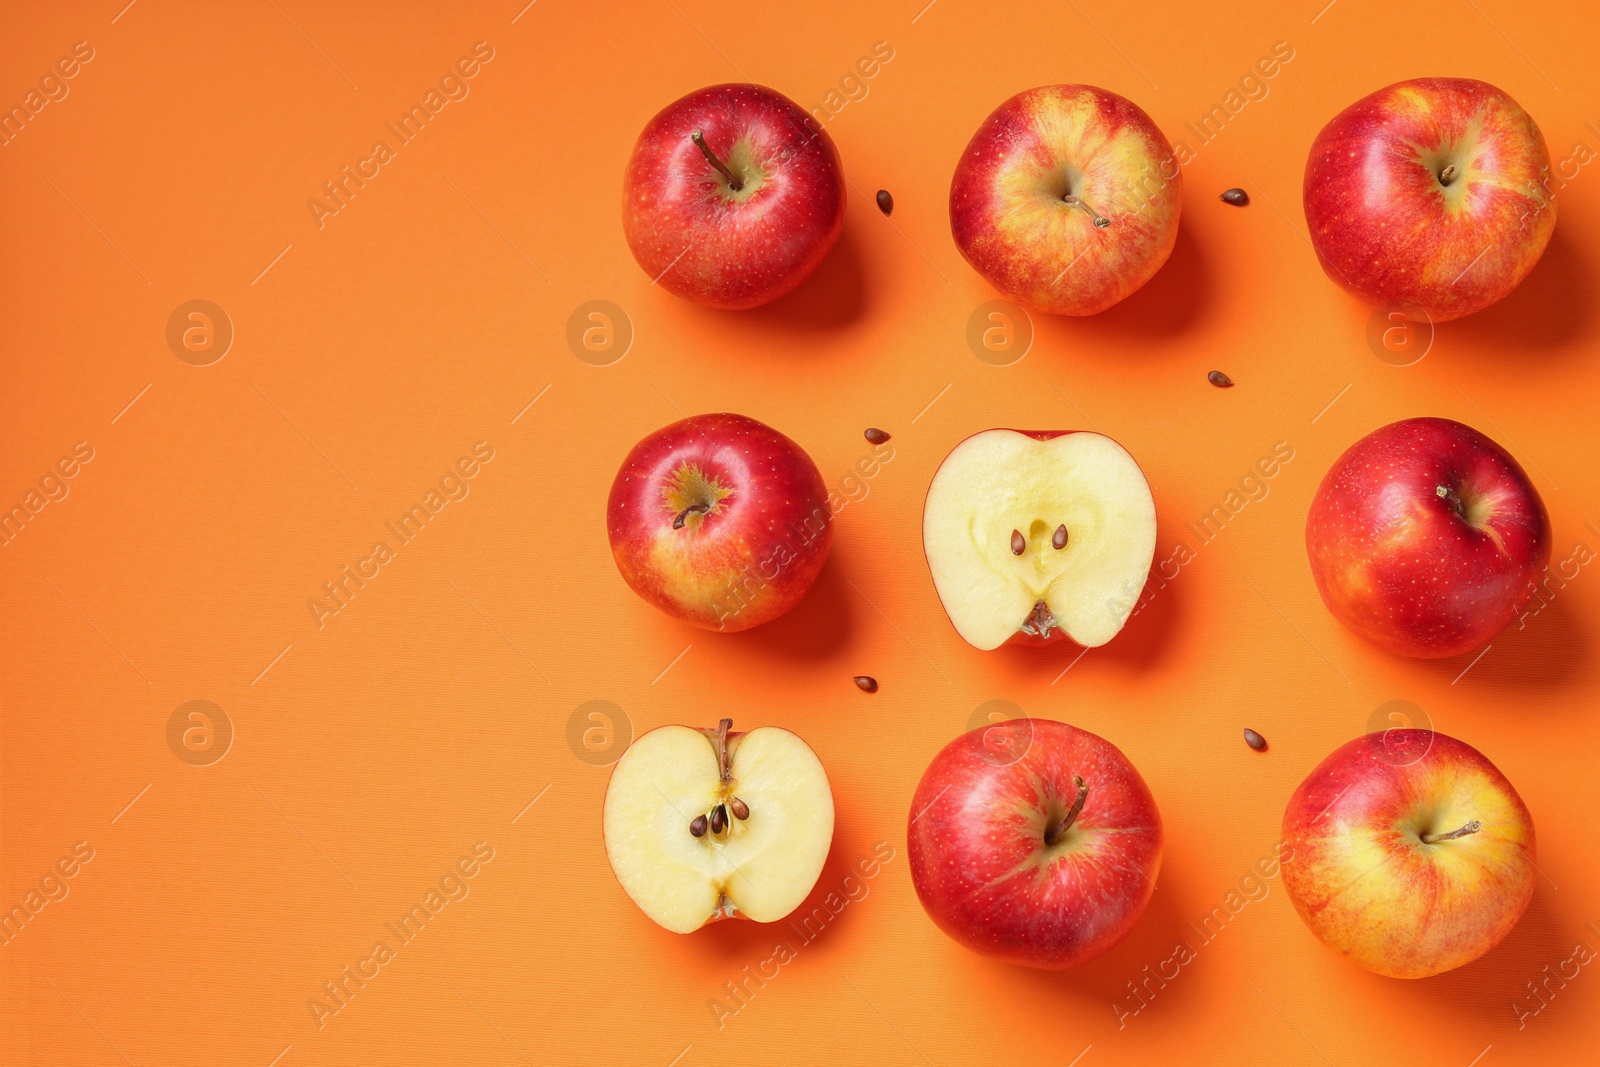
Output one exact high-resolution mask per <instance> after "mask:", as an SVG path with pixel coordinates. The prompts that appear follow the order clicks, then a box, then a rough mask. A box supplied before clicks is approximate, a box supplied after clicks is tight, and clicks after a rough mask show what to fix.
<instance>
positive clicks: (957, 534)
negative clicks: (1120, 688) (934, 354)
mask: <svg viewBox="0 0 1600 1067" xmlns="http://www.w3.org/2000/svg"><path fill="white" fill-rule="evenodd" d="M922 547H923V551H924V552H925V553H926V555H927V558H928V569H929V571H931V572H932V574H933V586H934V589H936V590H937V591H938V593H939V601H940V603H941V604H943V605H944V610H945V614H947V615H949V616H950V622H951V624H952V625H954V626H955V628H956V632H957V633H959V634H960V635H961V636H962V638H963V639H965V640H966V642H967V643H968V644H970V645H972V646H974V647H976V648H981V649H983V650H985V651H987V650H989V649H992V648H998V647H1000V646H1001V645H1003V644H1006V643H1007V642H1008V641H1017V642H1018V643H1023V644H1037V643H1041V642H1048V641H1053V640H1056V639H1059V638H1062V637H1065V638H1070V639H1071V640H1072V641H1074V642H1076V643H1077V644H1079V645H1082V646H1083V647H1085V648H1094V647H1097V646H1099V645H1103V644H1105V643H1106V642H1107V641H1109V640H1111V639H1112V638H1113V637H1115V636H1116V635H1117V632H1118V631H1119V630H1121V629H1122V626H1123V624H1124V623H1126V622H1127V621H1128V615H1129V614H1130V613H1131V612H1132V611H1133V608H1134V605H1135V604H1136V603H1137V602H1138V600H1139V594H1140V592H1141V591H1142V590H1143V589H1144V583H1145V579H1146V577H1148V575H1149V573H1150V563H1151V561H1152V560H1153V559H1154V558H1155V548H1156V505H1155V500H1154V499H1153V498H1152V497H1151V495H1150V483H1149V482H1147V481H1145V477H1144V472H1143V471H1141V470H1140V469H1139V464H1137V463H1135V462H1134V459H1133V457H1132V456H1130V455H1129V454H1128V451H1127V449H1125V448H1123V447H1122V446H1121V445H1119V444H1117V442H1115V441H1113V440H1112V439H1111V438H1109V437H1106V436H1105V435H1104V434H1098V433H1089V432H1086V431H1074V430H1006V429H996V430H984V431H983V432H982V433H978V434H974V435H973V436H971V437H969V438H967V439H966V440H965V441H962V442H961V443H960V444H959V445H957V446H956V447H955V448H954V449H952V450H951V452H950V454H949V455H948V456H946V457H945V460H944V462H943V463H942V464H940V465H939V469H938V470H937V471H936V472H934V475H933V483H932V484H931V485H929V486H928V498H927V501H926V503H925V504H924V505H923V512H922Z"/></svg>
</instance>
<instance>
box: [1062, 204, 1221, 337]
mask: <svg viewBox="0 0 1600 1067" xmlns="http://www.w3.org/2000/svg"><path fill="white" fill-rule="evenodd" d="M1210 287H1211V275H1210V272H1209V271H1208V270H1207V269H1206V262H1205V256H1204V254H1203V253H1202V252H1201V250H1200V246H1199V244H1198V243H1196V241H1195V239H1194V236H1193V235H1192V234H1191V233H1190V231H1189V230H1188V229H1187V228H1185V227H1183V226H1181V225H1180V226H1179V227H1178V239H1177V241H1176V242H1175V243H1174V244H1173V246H1172V255H1171V256H1169V257H1168V258H1167V261H1166V263H1164V264H1163V265H1162V267H1161V269H1160V270H1159V271H1157V272H1156V276H1155V277H1154V278H1151V279H1150V280H1149V281H1148V282H1146V283H1145V285H1144V288H1142V289H1140V290H1138V291H1137V292H1135V293H1134V294H1133V295H1131V296H1129V297H1128V298H1127V299H1126V300H1124V301H1122V302H1121V303H1120V304H1115V305H1113V306H1112V307H1109V308H1107V309H1106V310H1104V311H1102V312H1100V314H1098V315H1086V316H1083V317H1081V318H1080V317H1074V316H1062V315H1044V314H1040V315H1036V316H1034V322H1035V324H1036V326H1035V328H1036V329H1038V328H1039V325H1038V324H1040V323H1060V327H1059V332H1057V331H1056V330H1051V329H1050V328H1049V327H1048V326H1046V327H1045V329H1046V330H1049V332H1052V333H1056V334H1057V339H1058V340H1060V341H1061V342H1062V343H1064V344H1067V345H1070V346H1072V347H1079V346H1081V344H1082V342H1083V340H1084V335H1085V334H1096V335H1100V336H1107V335H1115V336H1118V337H1123V338H1128V339H1132V340H1142V341H1150V340H1157V339H1161V338H1171V337H1176V336H1177V335H1179V334H1181V333H1184V332H1185V331H1187V330H1189V329H1191V328H1192V327H1193V326H1194V325H1195V324H1196V323H1197V322H1198V321H1199V320H1200V316H1201V315H1202V314H1203V313H1204V311H1205V309H1206V306H1207V305H1208V304H1209V303H1210V299H1211V297H1210V292H1209V290H1210Z"/></svg>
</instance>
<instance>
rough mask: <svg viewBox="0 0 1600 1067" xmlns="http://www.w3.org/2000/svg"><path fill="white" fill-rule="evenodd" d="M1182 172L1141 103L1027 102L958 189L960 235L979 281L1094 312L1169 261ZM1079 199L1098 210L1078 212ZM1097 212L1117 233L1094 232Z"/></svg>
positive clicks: (1000, 115) (1098, 93) (1068, 97)
mask: <svg viewBox="0 0 1600 1067" xmlns="http://www.w3.org/2000/svg"><path fill="white" fill-rule="evenodd" d="M1182 192H1183V175H1182V173H1181V171H1180V170H1179V168H1178V164H1177V161H1176V159H1175V158H1174V156H1173V154H1172V146H1171V145H1170V144H1168V143H1167V139H1166V137H1164V136H1163V135H1162V133H1161V131H1160V129H1158V128H1157V127H1156V124H1155V123H1154V122H1153V121H1151V119H1150V116H1149V115H1146V114H1145V113H1144V111H1142V110H1141V109H1140V108H1139V106H1138V105H1137V104H1135V103H1133V102H1132V101H1131V100H1127V99H1125V98H1123V97H1121V96H1118V95H1117V94H1116V93H1111V92H1107V91H1106V90H1104V89H1096V88H1094V87H1093V86H1089V85H1048V86H1043V87H1041V88H1038V89H1029V90H1027V91H1026V92H1022V93H1018V94H1017V95H1016V96H1013V97H1012V98H1011V99H1010V100H1007V101H1006V102H1005V103H1003V104H1001V105H1000V106H999V107H998V108H996V109H995V111H994V113H993V114H991V115H990V116H989V117H988V118H987V119H985V120H984V122H983V125H982V126H980V127H979V128H978V132H977V133H975V134H973V136H972V141H971V142H970V143H969V144H968V145H967V148H966V151H965V152H964V153H963V154H962V156H961V161H960V162H959V163H958V164H957V165H956V171H955V176H954V177H953V178H952V179H951V181H950V230H951V233H952V234H953V235H954V237H955V241H956V246H957V247H958V248H960V249H961V254H962V255H963V256H965V257H966V260H967V262H968V263H970V264H972V266H973V269H975V270H976V271H977V272H978V273H979V274H981V275H983V276H984V277H985V278H986V279H988V281H989V283H990V284H991V285H993V286H994V287H995V288H996V289H999V290H1000V291H1001V292H1003V293H1006V294H1007V295H1009V296H1011V297H1012V298H1013V299H1015V300H1017V301H1018V302H1020V303H1023V304H1026V305H1027V306H1028V307H1031V308H1036V309H1038V310H1040V311H1047V312H1051V313H1052V314H1057V315H1094V314H1097V313H1099V312H1101V311H1104V310H1105V309H1106V308H1109V307H1111V306H1112V305H1113V304H1115V303H1117V302H1118V301H1120V300H1123V299H1124V298H1126V297H1127V296H1129V295H1130V294H1131V293H1133V292H1134V291H1136V290H1137V289H1138V288H1139V287H1140V286H1142V285H1144V283H1145V282H1147V281H1149V280H1150V279H1151V278H1152V277H1154V276H1155V273H1156V271H1158V270H1160V269H1161V265H1162V264H1163V263H1165V262H1166V261H1167V257H1168V256H1169V255H1170V254H1171V253H1172V246H1173V244H1174V243H1175V242H1176V241H1177V238H1178V215H1179V213H1180V211H1181V210H1182V206H1183V205H1182ZM1068 193H1072V194H1073V195H1076V196H1077V197H1078V198H1079V199H1080V200H1082V201H1083V203H1084V204H1086V205H1088V207H1089V208H1091V209H1092V212H1091V211H1086V210H1083V209H1082V208H1080V207H1074V206H1071V205H1069V204H1067V203H1066V202H1065V201H1064V200H1063V197H1064V196H1065V195H1066V194H1068ZM1094 213H1098V214H1099V216H1100V217H1101V218H1104V219H1109V220H1110V225H1108V226H1105V227H1099V226H1096V225H1095V222H1094V217H1093V215H1094Z"/></svg>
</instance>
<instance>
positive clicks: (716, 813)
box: [711, 804, 728, 834]
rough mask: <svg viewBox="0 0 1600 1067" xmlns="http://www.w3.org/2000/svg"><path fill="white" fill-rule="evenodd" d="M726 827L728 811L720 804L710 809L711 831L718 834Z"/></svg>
mask: <svg viewBox="0 0 1600 1067" xmlns="http://www.w3.org/2000/svg"><path fill="white" fill-rule="evenodd" d="M727 828H728V812H727V809H725V808H724V807H723V806H722V805H721V804H718V805H717V806H716V807H714V808H712V809H711V832H712V833H713V834H720V833H722V831H724V830H726V829H727Z"/></svg>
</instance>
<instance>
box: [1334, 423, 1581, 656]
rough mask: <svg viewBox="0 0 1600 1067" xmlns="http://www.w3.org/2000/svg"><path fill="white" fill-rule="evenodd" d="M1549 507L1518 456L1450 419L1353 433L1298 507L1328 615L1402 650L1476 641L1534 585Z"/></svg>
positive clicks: (1430, 650)
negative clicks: (1303, 511) (1304, 510)
mask: <svg viewBox="0 0 1600 1067" xmlns="http://www.w3.org/2000/svg"><path fill="white" fill-rule="evenodd" d="M1550 543H1551V535H1550V518H1549V515H1548V514H1547V513H1546V512H1545V507H1544V502H1543V501H1542V500H1541V499H1540V498H1539V493H1538V491H1537V490H1535V489H1534V487H1533V483H1532V482H1531V481H1529V479H1528V476H1527V474H1526V473H1524V472H1523V470H1522V467H1521V466H1519V465H1518V464H1517V461H1516V460H1514V459H1512V458H1511V456H1510V455H1509V454H1508V453H1507V452H1506V450H1505V449H1503V448H1501V447H1500V446H1499V445H1497V444H1495V443H1494V442H1493V441H1491V440H1490V439H1489V438H1487V437H1485V436H1484V435H1483V434H1481V433H1479V432H1478V431H1476V430H1474V429H1472V427H1470V426H1463V425H1462V424H1461V423H1459V422H1452V421H1450V420H1449V419H1433V418H1428V419H1406V420H1405V421H1403V422H1396V423H1392V424H1390V425H1388V426H1385V427H1383V428H1382V429H1379V430H1376V431H1374V432H1373V433H1370V434H1368V435H1367V436H1366V437H1363V438H1362V439H1361V440H1360V441H1357V442H1356V443H1355V444H1354V445H1352V446H1351V447H1350V450H1349V451H1347V452H1346V453H1345V454H1344V455H1343V456H1340V457H1339V459H1338V460H1337V461H1336V462H1335V463H1334V465H1333V466H1332V467H1331V468H1330V469H1329V471H1328V473H1327V475H1326V476H1325V477H1324V478H1323V479H1322V485H1321V486H1320V487H1318V489H1317V492H1316V496H1315V497H1314V498H1313V499H1312V501H1311V510H1310V512H1309V514H1308V515H1307V516H1306V552H1307V554H1308V555H1309V557H1310V560H1311V573H1312V576H1313V577H1314V578H1315V579H1316V583H1317V590H1318V591H1319V592H1320V593H1321V594H1322V600H1323V603H1325V604H1327V606H1328V610H1329V611H1331V612H1332V613H1333V615H1334V617H1335V618H1336V619H1338V620H1339V621H1340V622H1342V623H1344V625H1346V626H1348V627H1349V628H1350V629H1352V630H1354V631H1355V632H1356V633H1358V634H1360V635H1361V636H1362V637H1365V638H1367V639H1368V640H1369V641H1372V642H1373V643H1374V644H1377V645H1378V646H1379V647H1381V648H1384V649H1386V650H1388V651H1390V652H1393V653H1395V654H1397V655H1402V656H1414V657H1420V658H1434V659H1437V658H1442V657H1446V656H1456V655H1460V654H1462V653H1464V652H1470V651H1472V650H1474V649H1477V648H1480V647H1482V646H1483V645H1484V643H1485V642H1487V641H1489V640H1491V639H1492V638H1493V637H1494V636H1495V634H1497V633H1499V632H1500V631H1501V630H1503V629H1505V627H1506V625H1507V624H1508V623H1509V622H1511V620H1513V619H1515V618H1516V617H1517V616H1518V615H1519V614H1520V613H1521V612H1522V610H1523V609H1524V608H1525V607H1527V605H1528V603H1529V602H1530V601H1531V600H1532V598H1533V596H1534V595H1535V589H1536V582H1537V581H1538V580H1539V577H1540V576H1541V575H1542V574H1543V573H1544V569H1545V565H1546V564H1548V563H1549V562H1550Z"/></svg>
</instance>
